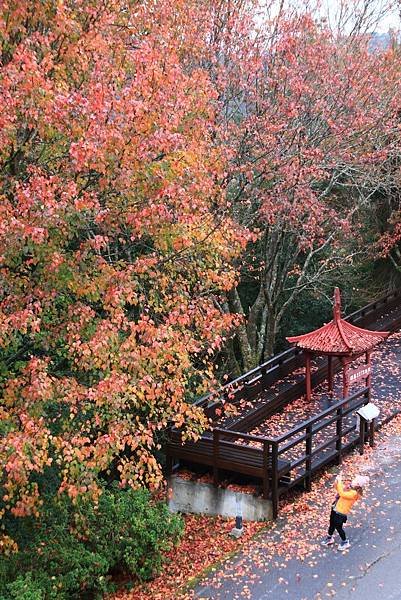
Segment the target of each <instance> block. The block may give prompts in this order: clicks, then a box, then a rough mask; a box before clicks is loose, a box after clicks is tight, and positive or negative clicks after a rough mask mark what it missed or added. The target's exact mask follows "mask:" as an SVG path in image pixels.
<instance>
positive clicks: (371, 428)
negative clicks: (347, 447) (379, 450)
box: [369, 419, 375, 448]
mask: <svg viewBox="0 0 401 600" xmlns="http://www.w3.org/2000/svg"><path fill="white" fill-rule="evenodd" d="M369 445H370V447H371V448H373V446H374V445H375V420H374V419H372V420H371V422H370V423H369Z"/></svg>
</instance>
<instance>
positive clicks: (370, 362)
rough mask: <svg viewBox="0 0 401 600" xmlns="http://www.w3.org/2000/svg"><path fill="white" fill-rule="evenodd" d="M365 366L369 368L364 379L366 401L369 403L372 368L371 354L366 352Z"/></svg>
mask: <svg viewBox="0 0 401 600" xmlns="http://www.w3.org/2000/svg"><path fill="white" fill-rule="evenodd" d="M365 362H366V365H367V366H368V367H369V375H368V376H367V378H366V387H367V388H368V390H369V391H368V400H369V402H370V396H371V391H370V386H371V381H372V375H371V368H372V366H371V365H372V361H371V353H370V352H366V361H365Z"/></svg>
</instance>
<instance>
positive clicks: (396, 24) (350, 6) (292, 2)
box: [261, 0, 401, 33]
mask: <svg viewBox="0 0 401 600" xmlns="http://www.w3.org/2000/svg"><path fill="white" fill-rule="evenodd" d="M263 4H265V6H269V10H268V12H269V14H271V15H273V14H274V13H276V14H277V12H278V8H279V6H280V4H281V0H265V3H264V2H263V0H262V3H261V5H262V6H263ZM284 4H285V6H286V7H289V6H295V7H301V6H305V5H307V6H309V7H312V6H316V5H319V6H320V12H321V14H322V16H323V15H328V17H329V22H330V24H331V25H332V26H333V25H334V23H335V22H336V21H338V18H339V16H340V14H341V6H344V5H346V6H347V8H346V10H345V11H344V9H343V11H342V15H343V16H342V21H343V27H342V31H345V32H346V31H347V30H348V31H351V30H352V27H353V25H354V23H355V19H356V17H357V14H358V10H359V11H361V10H363V7H364V6H365V5H366V4H367V5H368V14H369V16H370V18H369V20H368V22H369V26H368V31H370V32H373V31H375V32H377V33H386V32H388V31H389V30H390V29H395V30H400V29H401V20H400V14H401V0H285V1H284Z"/></svg>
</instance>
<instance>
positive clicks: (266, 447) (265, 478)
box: [263, 440, 269, 500]
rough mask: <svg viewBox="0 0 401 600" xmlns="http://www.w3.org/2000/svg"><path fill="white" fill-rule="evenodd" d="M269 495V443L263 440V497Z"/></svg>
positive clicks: (266, 497) (265, 497)
mask: <svg viewBox="0 0 401 600" xmlns="http://www.w3.org/2000/svg"><path fill="white" fill-rule="evenodd" d="M268 497H269V444H268V442H266V440H264V442H263V498H264V499H265V500H267V499H268Z"/></svg>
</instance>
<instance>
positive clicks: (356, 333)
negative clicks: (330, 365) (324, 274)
mask: <svg viewBox="0 0 401 600" xmlns="http://www.w3.org/2000/svg"><path fill="white" fill-rule="evenodd" d="M389 335H390V332H389V331H370V330H369V329H361V328H360V327H356V326H355V325H352V324H351V323H348V321H345V320H344V319H342V318H341V298H340V290H339V289H338V288H336V289H335V290H334V306H333V320H332V321H330V323H327V325H323V327H320V328H319V329H316V330H315V331H311V332H310V333H305V334H303V335H298V336H295V337H288V338H286V339H287V340H288V341H289V342H291V343H294V344H296V345H297V346H298V347H299V348H303V349H305V350H310V351H311V352H316V353H319V354H340V355H350V354H358V353H361V352H366V351H367V350H371V349H372V348H373V347H374V346H376V345H377V344H379V343H380V342H382V341H383V340H385V339H386V338H387V337H388V336H389Z"/></svg>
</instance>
